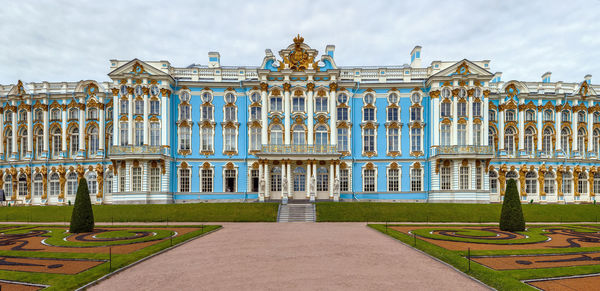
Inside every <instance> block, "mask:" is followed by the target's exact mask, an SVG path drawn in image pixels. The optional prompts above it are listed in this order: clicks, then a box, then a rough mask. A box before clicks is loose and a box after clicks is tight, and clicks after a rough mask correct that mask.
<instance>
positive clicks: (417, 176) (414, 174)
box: [410, 169, 423, 192]
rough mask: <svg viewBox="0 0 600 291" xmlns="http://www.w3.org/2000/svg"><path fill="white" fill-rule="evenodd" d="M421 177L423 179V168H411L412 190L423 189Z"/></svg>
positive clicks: (418, 190)
mask: <svg viewBox="0 0 600 291" xmlns="http://www.w3.org/2000/svg"><path fill="white" fill-rule="evenodd" d="M421 179H422V176H421V169H411V170H410V191H413V192H420V191H423V186H422V183H421Z"/></svg>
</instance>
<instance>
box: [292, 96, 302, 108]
mask: <svg viewBox="0 0 600 291" xmlns="http://www.w3.org/2000/svg"><path fill="white" fill-rule="evenodd" d="M303 111H304V97H303V96H294V97H293V98H292V112H303Z"/></svg>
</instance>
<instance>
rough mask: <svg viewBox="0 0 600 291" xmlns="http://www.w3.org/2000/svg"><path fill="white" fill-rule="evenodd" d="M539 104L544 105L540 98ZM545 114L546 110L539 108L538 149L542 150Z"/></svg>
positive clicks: (537, 123)
mask: <svg viewBox="0 0 600 291" xmlns="http://www.w3.org/2000/svg"><path fill="white" fill-rule="evenodd" d="M538 106H542V100H541V99H540V100H538ZM543 116H544V112H542V111H540V110H538V113H537V122H536V125H537V150H538V151H541V150H542V125H543V120H542V119H543Z"/></svg>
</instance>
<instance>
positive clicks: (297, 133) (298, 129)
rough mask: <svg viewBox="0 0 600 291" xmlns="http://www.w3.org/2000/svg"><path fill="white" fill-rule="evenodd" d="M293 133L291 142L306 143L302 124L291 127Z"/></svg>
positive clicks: (296, 143)
mask: <svg viewBox="0 0 600 291" xmlns="http://www.w3.org/2000/svg"><path fill="white" fill-rule="evenodd" d="M293 131H294V134H293V135H292V139H293V140H292V142H293V144H295V145H303V144H306V139H305V137H306V134H305V132H304V127H303V126H302V125H295V126H294V128H293Z"/></svg>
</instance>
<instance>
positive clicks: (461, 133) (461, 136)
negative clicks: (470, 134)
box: [457, 124, 467, 145]
mask: <svg viewBox="0 0 600 291" xmlns="http://www.w3.org/2000/svg"><path fill="white" fill-rule="evenodd" d="M457 130H458V136H457V137H458V145H466V144H467V125H466V124H458V127H457Z"/></svg>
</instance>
